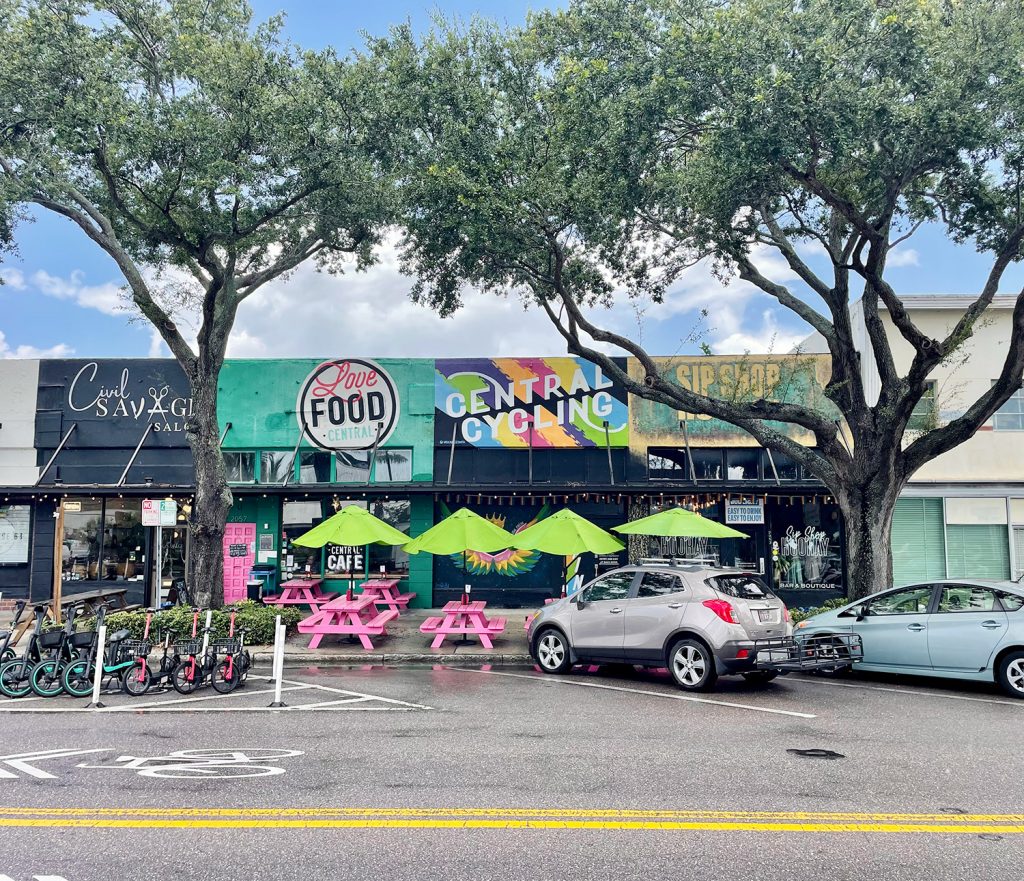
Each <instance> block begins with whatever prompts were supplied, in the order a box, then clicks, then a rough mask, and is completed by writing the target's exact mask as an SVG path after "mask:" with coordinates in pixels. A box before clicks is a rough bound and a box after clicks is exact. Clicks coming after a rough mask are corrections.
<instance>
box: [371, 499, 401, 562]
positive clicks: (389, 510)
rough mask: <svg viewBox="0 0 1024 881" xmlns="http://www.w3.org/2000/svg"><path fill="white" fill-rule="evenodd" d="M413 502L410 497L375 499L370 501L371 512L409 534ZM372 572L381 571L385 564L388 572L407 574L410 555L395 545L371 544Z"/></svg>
mask: <svg viewBox="0 0 1024 881" xmlns="http://www.w3.org/2000/svg"><path fill="white" fill-rule="evenodd" d="M411 512H412V504H411V502H410V501H409V500H408V499H387V500H385V499H374V500H373V501H372V502H370V513H371V514H373V515H374V516H375V517H380V519H381V520H383V521H384V522H385V523H387V524H388V525H390V526H394V527H395V529H397V530H398V531H399V532H404V533H406V534H407V535H408V533H409V526H410V518H411ZM369 557H370V559H369V564H370V574H371V575H376V574H379V573H380V567H381V566H384V567H385V571H386V572H387V574H389V575H391V574H396V575H407V574H408V572H409V555H408V554H407V553H405V551H403V550H402V549H401V548H400V547H396V546H394V545H370V547H369Z"/></svg>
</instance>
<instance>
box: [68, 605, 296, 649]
mask: <svg viewBox="0 0 1024 881" xmlns="http://www.w3.org/2000/svg"><path fill="white" fill-rule="evenodd" d="M234 608H235V609H236V610H237V611H238V615H237V616H236V618H235V630H236V631H237V630H238V629H239V628H242V627H244V628H245V629H246V631H247V633H246V635H245V641H246V643H248V644H249V645H267V644H269V643H272V642H273V641H274V619H275V618H276V617H277V616H278V615H280V616H281V621H282V622H283V623H284V625H285V626H286V627H287V628H288V630H289V631H294V630H295V625H296V624H297V623H298V622H299V621H301V620H302V619H303V618H305V617H306V614H307V613H306V611H305V609H299V608H295V607H277V606H265V605H263V603H258V602H255V601H254V600H243V601H241V602H239V603H236V604H235V606H234ZM192 616H193V612H192V610H191V609H189V608H187V607H185V606H175V607H174V608H172V609H165V610H163V611H161V612H158V613H157V615H156V617H155V618H154V619H153V623H152V625H150V631H149V632H150V637H151V638H153V639H155V638H156V636H157V634H158V633H159V635H160V637H161V638H162V637H163V635H164V634H165V633H170V634H171V639H172V640H174V639H183V638H186V637H189V636H191V635H192ZM230 623H231V621H230V617H229V615H228V612H227V610H225V609H216V610H214V613H213V620H212V621H211V622H210V627H211V628H212V630H211V632H210V636H211V638H213V639H224V638H225V637H227V635H228V628H229V626H230ZM75 624H76V628H77V629H78V630H92V629H93V628H94V627H95V626H96V619H95V617H90V618H80V619H78V621H76V622H75ZM106 625H107V632H108V633H110V632H112V631H114V630H128V631H130V632H131V635H132V637H133V638H135V639H141V638H142V634H143V632H144V631H145V628H146V613H145V612H143V611H135V612H112V613H111V614H109V615H107V617H106ZM205 625H206V612H201V613H200V615H199V634H200V636H201V635H202V632H203V627H204V626H205Z"/></svg>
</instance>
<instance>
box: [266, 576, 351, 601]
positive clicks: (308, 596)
mask: <svg viewBox="0 0 1024 881" xmlns="http://www.w3.org/2000/svg"><path fill="white" fill-rule="evenodd" d="M336 598H337V594H328V593H324V592H323V580H322V579H320V578H292V579H290V580H288V581H285V582H283V583H282V584H281V592H280V593H279V594H275V595H273V596H266V597H263V602H264V603H267V604H268V605H274V606H312V607H314V608H315V607H316V606H318V605H320V604H321V603H326V602H330V601H331V600H333V599H336Z"/></svg>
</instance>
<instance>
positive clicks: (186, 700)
mask: <svg viewBox="0 0 1024 881" xmlns="http://www.w3.org/2000/svg"><path fill="white" fill-rule="evenodd" d="M306 687H307V686H305V685H296V686H292V687H291V688H282V689H281V691H301V690H302V689H304V688H306ZM273 692H274V689H272V688H261V689H260V690H259V691H232V692H229V693H228V694H204V695H201V696H199V697H179V698H172V699H171V700H167V701H146V702H145V703H141V704H118V705H117V706H116V707H104V708H103V709H102V710H96V712H97V713H124V712H132V711H134V710H148V709H150V708H151V707H174V706H178V705H179V704H190V703H193V702H195V701H215V700H217V699H218V698H229V697H244V696H245V695H251V694H273Z"/></svg>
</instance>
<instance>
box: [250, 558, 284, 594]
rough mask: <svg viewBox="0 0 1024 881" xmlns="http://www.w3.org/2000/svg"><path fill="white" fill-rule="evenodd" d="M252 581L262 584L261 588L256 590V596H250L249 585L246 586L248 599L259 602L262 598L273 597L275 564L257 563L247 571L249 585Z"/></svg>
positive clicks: (275, 573) (275, 577) (275, 579)
mask: <svg viewBox="0 0 1024 881" xmlns="http://www.w3.org/2000/svg"><path fill="white" fill-rule="evenodd" d="M254 581H260V582H262V587H261V588H257V590H258V592H257V594H256V596H253V595H252V590H251V589H250V588H249V585H246V589H247V593H248V596H249V599H251V600H252V599H255V600H259V599H262V598H263V597H268V596H273V595H274V594H275V593H277V564H276V563H257V564H256V565H255V566H253V567H252V568H251V569H250V570H249V584H251V583H252V582H254Z"/></svg>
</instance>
